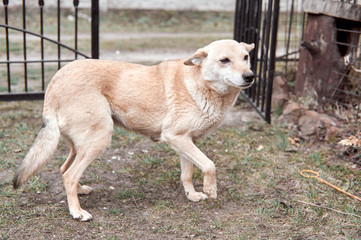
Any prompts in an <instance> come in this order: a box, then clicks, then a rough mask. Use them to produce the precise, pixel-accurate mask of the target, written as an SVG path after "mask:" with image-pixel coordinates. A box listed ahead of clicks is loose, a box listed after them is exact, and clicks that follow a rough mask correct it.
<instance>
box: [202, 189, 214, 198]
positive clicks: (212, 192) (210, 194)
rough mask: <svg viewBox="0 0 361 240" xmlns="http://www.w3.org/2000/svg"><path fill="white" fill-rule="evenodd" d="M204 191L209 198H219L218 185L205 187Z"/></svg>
mask: <svg viewBox="0 0 361 240" xmlns="http://www.w3.org/2000/svg"><path fill="white" fill-rule="evenodd" d="M203 191H204V193H205V194H207V196H208V197H209V198H217V187H204V188H203Z"/></svg>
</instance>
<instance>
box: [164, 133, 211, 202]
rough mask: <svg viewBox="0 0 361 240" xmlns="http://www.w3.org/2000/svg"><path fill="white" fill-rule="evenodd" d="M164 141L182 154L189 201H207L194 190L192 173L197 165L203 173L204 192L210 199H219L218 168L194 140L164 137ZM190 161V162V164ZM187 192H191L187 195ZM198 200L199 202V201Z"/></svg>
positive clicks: (185, 186) (183, 178)
mask: <svg viewBox="0 0 361 240" xmlns="http://www.w3.org/2000/svg"><path fill="white" fill-rule="evenodd" d="M164 139H165V140H166V141H167V142H168V143H169V144H170V145H171V146H172V147H173V148H174V149H175V150H176V151H177V152H178V153H179V154H180V156H181V161H182V181H183V186H184V188H185V191H186V194H187V195H188V199H190V200H191V201H192V199H193V198H195V199H197V195H198V199H199V200H201V199H205V198H204V196H203V195H201V197H200V198H199V194H197V192H196V191H195V190H194V187H193V184H192V183H191V181H192V178H191V174H192V173H191V172H193V168H192V165H190V164H195V165H196V166H197V167H199V168H200V169H201V170H202V172H203V175H204V176H203V191H204V193H205V194H207V196H208V197H210V198H216V197H217V183H216V167H215V165H214V163H213V162H212V161H211V160H210V159H209V158H208V157H207V156H206V155H204V154H203V153H202V152H201V150H199V149H198V148H197V146H196V145H195V144H194V143H193V141H192V139H191V138H190V137H188V136H183V135H173V134H172V135H170V134H167V135H165V136H164ZM188 161H189V162H188ZM187 191H189V192H188V193H187ZM190 197H191V198H190ZM199 200H198V201H199Z"/></svg>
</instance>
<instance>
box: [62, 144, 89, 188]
mask: <svg viewBox="0 0 361 240" xmlns="http://www.w3.org/2000/svg"><path fill="white" fill-rule="evenodd" d="M69 142H70V153H69V156H68V158H67V159H66V161H65V162H64V164H63V165H62V166H61V168H60V172H61V174H64V173H65V172H66V170H68V168H69V167H70V166H71V164H72V163H73V162H74V159H75V157H76V151H75V148H74V144H73V143H72V142H71V141H70V140H69ZM92 191H93V189H92V188H91V187H89V186H86V185H83V186H82V185H80V183H79V184H78V194H90V193H91V192H92Z"/></svg>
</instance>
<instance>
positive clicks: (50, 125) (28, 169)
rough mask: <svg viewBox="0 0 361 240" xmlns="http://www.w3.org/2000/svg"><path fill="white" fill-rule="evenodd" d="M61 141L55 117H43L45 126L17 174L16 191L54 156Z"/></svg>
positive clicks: (14, 181) (15, 180)
mask: <svg viewBox="0 0 361 240" xmlns="http://www.w3.org/2000/svg"><path fill="white" fill-rule="evenodd" d="M59 139H60V130H59V126H58V122H57V119H56V117H55V116H51V117H48V118H46V117H45V116H44V117H43V125H42V127H41V129H40V131H39V133H38V136H37V137H36V139H35V142H34V144H33V146H32V147H31V148H30V150H29V152H28V154H26V156H25V158H24V159H23V161H22V163H21V165H20V166H19V168H18V170H17V171H16V173H15V177H14V180H13V186H14V189H16V188H18V187H19V186H21V185H22V184H23V183H25V182H26V180H28V178H29V177H31V176H32V175H34V174H35V173H36V172H37V171H38V170H39V169H40V168H41V167H42V166H43V165H44V164H45V163H47V161H48V160H49V159H50V157H51V156H52V155H53V154H54V152H55V150H56V147H57V146H58V143H59Z"/></svg>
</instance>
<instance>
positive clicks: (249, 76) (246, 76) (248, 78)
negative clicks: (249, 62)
mask: <svg viewBox="0 0 361 240" xmlns="http://www.w3.org/2000/svg"><path fill="white" fill-rule="evenodd" d="M242 78H243V80H244V81H245V82H246V83H252V81H253V79H254V74H253V72H246V73H243V74H242Z"/></svg>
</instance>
